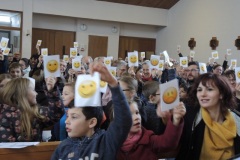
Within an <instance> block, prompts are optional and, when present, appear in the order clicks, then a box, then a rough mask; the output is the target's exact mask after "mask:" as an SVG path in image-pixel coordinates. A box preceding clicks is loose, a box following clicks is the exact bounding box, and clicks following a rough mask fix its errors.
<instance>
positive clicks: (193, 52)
mask: <svg viewBox="0 0 240 160" xmlns="http://www.w3.org/2000/svg"><path fill="white" fill-rule="evenodd" d="M189 56H190V57H192V58H194V56H195V51H193V50H191V51H190V54H189Z"/></svg>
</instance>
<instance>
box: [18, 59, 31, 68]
mask: <svg viewBox="0 0 240 160" xmlns="http://www.w3.org/2000/svg"><path fill="white" fill-rule="evenodd" d="M20 60H22V61H23V62H24V63H25V66H26V67H27V68H28V67H29V59H27V58H21V59H20Z"/></svg>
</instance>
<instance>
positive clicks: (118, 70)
mask: <svg viewBox="0 0 240 160" xmlns="http://www.w3.org/2000/svg"><path fill="white" fill-rule="evenodd" d="M125 71H127V66H126V65H122V66H120V67H119V68H118V69H117V77H121V76H122V74H123V73H124V72H125Z"/></svg>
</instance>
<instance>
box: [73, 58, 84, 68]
mask: <svg viewBox="0 0 240 160" xmlns="http://www.w3.org/2000/svg"><path fill="white" fill-rule="evenodd" d="M81 66H82V64H81V59H80V57H75V58H74V59H72V69H73V70H75V71H81Z"/></svg>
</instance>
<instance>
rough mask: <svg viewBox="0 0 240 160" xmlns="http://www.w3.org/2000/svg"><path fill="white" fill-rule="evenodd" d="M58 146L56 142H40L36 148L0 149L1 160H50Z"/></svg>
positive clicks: (58, 142)
mask: <svg viewBox="0 0 240 160" xmlns="http://www.w3.org/2000/svg"><path fill="white" fill-rule="evenodd" d="M59 144H60V141H57V142H41V143H40V144H38V145H36V146H30V147H26V148H21V149H9V148H0V159H1V160H50V159H51V156H52V154H53V152H54V150H55V149H56V148H57V146H58V145H59Z"/></svg>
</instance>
